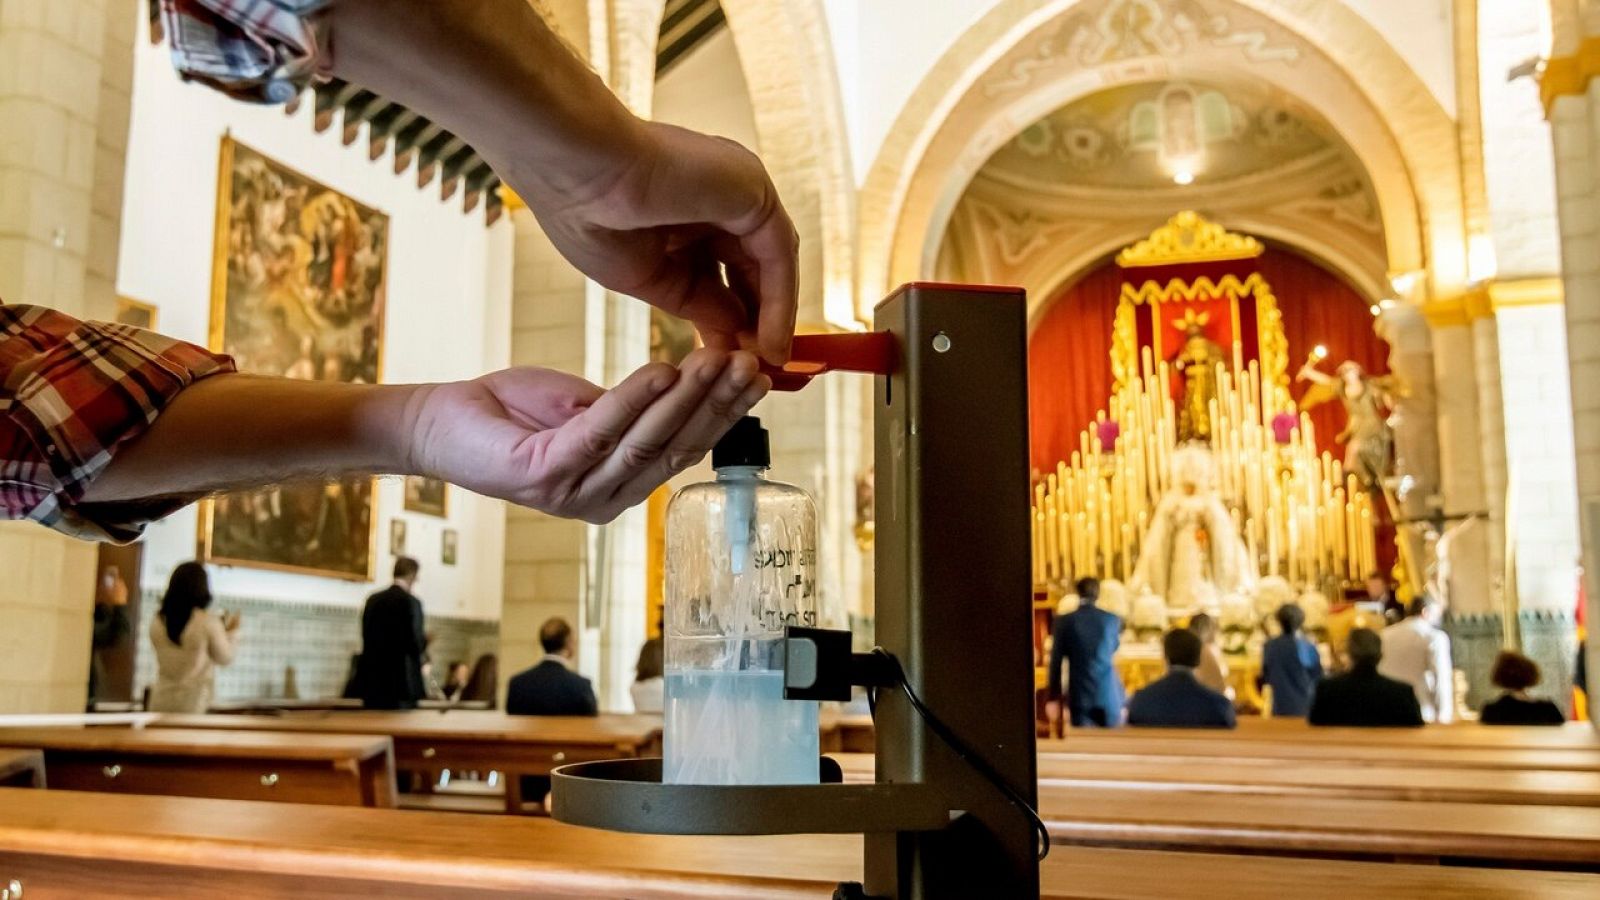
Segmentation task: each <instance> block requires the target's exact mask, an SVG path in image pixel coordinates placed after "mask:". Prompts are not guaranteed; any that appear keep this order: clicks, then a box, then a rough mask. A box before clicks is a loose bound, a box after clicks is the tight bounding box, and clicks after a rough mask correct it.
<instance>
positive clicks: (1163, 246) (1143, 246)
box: [1117, 209, 1263, 269]
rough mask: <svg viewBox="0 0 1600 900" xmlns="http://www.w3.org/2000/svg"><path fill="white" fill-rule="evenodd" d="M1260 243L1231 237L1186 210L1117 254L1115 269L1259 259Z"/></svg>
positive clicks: (1242, 236)
mask: <svg viewBox="0 0 1600 900" xmlns="http://www.w3.org/2000/svg"><path fill="white" fill-rule="evenodd" d="M1262 249H1263V248H1262V246H1261V242H1260V241H1258V240H1256V239H1255V238H1253V237H1250V236H1249V235H1247V234H1234V233H1233V232H1231V231H1229V230H1227V229H1226V228H1223V227H1222V226H1221V225H1218V224H1217V223H1215V222H1211V221H1209V220H1207V219H1205V218H1204V217H1202V216H1201V215H1200V214H1199V213H1197V212H1195V211H1194V210H1192V209H1186V210H1183V211H1182V212H1180V213H1178V214H1177V215H1175V216H1173V217H1172V218H1171V219H1168V220H1167V224H1165V225H1163V226H1161V227H1160V228H1157V229H1156V230H1155V231H1152V232H1150V236H1149V237H1147V238H1145V239H1144V240H1142V241H1140V242H1139V243H1137V244H1134V245H1133V246H1131V247H1129V248H1127V249H1126V250H1123V251H1122V252H1121V253H1118V254H1117V265H1119V266H1122V267H1123V268H1125V269H1131V268H1135V267H1138V266H1166V265H1173V264H1175V263H1191V262H1221V261H1223V260H1230V259H1254V258H1255V257H1257V256H1260V255H1261V251H1262Z"/></svg>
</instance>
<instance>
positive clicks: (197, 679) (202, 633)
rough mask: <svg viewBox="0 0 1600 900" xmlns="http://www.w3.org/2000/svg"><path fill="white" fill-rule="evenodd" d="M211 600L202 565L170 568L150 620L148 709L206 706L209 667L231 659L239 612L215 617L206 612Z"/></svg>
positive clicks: (198, 710)
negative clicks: (152, 679)
mask: <svg viewBox="0 0 1600 900" xmlns="http://www.w3.org/2000/svg"><path fill="white" fill-rule="evenodd" d="M210 605H211V583H210V581H209V579H207V578H206V569H205V566H202V565H200V564H199V563H197V562H186V563H183V564H182V565H180V566H178V568H176V569H174V570H173V572H172V579H171V580H170V581H168V582H167V593H166V595H165V596H163V597H162V598H161V609H160V611H159V612H157V613H156V615H155V616H154V617H153V618H152V619H151V620H150V643H151V645H152V646H153V647H154V648H155V651H156V683H155V687H153V688H151V690H150V710H151V711H152V712H171V713H203V712H205V711H206V709H207V708H209V707H210V706H211V693H212V680H213V671H214V667H215V666H226V665H228V664H229V663H231V662H233V652H234V650H235V648H236V647H237V644H238V641H237V637H236V635H237V633H238V630H239V616H238V614H233V615H229V616H226V617H224V618H218V617H216V616H213V615H211V614H210V613H208V612H206V607H208V606H210Z"/></svg>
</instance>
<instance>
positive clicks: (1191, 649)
mask: <svg viewBox="0 0 1600 900" xmlns="http://www.w3.org/2000/svg"><path fill="white" fill-rule="evenodd" d="M1204 649H1205V648H1204V645H1203V644H1202V642H1201V640H1200V636H1199V635H1197V634H1195V633H1194V632H1192V631H1190V630H1188V629H1187V628H1175V629H1173V630H1172V631H1169V632H1167V633H1166V635H1165V636H1164V637H1162V639H1161V652H1162V655H1163V656H1165V657H1166V658H1167V674H1165V675H1163V676H1162V677H1161V678H1159V679H1157V680H1155V681H1152V682H1150V683H1149V684H1147V685H1145V686H1144V687H1142V688H1140V689H1139V691H1138V692H1137V693H1135V694H1134V695H1133V699H1132V700H1130V701H1128V724H1129V725H1143V726H1154V727H1167V728H1232V727H1234V726H1235V725H1237V724H1238V722H1237V721H1236V720H1235V718H1234V714H1233V701H1231V700H1229V699H1228V698H1227V697H1225V696H1223V695H1222V694H1219V693H1217V692H1216V691H1213V690H1212V689H1210V688H1208V687H1206V686H1205V685H1203V684H1201V683H1200V681H1199V680H1198V679H1196V678H1195V675H1194V670H1195V667H1196V666H1198V665H1200V654H1201V653H1202V652H1203V650H1204Z"/></svg>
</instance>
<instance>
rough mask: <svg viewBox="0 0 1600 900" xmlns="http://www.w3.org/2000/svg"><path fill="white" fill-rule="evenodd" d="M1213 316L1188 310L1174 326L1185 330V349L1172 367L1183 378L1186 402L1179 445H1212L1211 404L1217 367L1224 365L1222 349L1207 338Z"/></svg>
mask: <svg viewBox="0 0 1600 900" xmlns="http://www.w3.org/2000/svg"><path fill="white" fill-rule="evenodd" d="M1210 318H1211V316H1210V314H1209V313H1199V314H1198V315H1197V314H1196V313H1195V311H1194V310H1192V309H1190V310H1186V311H1185V312H1184V315H1183V318H1182V319H1180V320H1179V321H1177V322H1174V323H1173V324H1174V325H1175V326H1176V327H1178V328H1181V329H1183V334H1184V340H1183V346H1182V347H1181V348H1179V350H1178V353H1177V355H1176V356H1174V357H1173V358H1172V367H1173V369H1175V370H1177V372H1178V374H1179V375H1182V376H1183V399H1182V401H1181V402H1180V404H1179V406H1178V443H1180V444H1182V443H1185V442H1187V441H1205V442H1206V443H1210V441H1211V404H1212V402H1213V401H1214V400H1216V399H1217V366H1219V365H1221V364H1223V355H1222V347H1220V346H1218V344H1217V342H1216V341H1213V340H1212V339H1210V338H1208V337H1206V332H1205V327H1206V323H1207V322H1208V321H1209V320H1210Z"/></svg>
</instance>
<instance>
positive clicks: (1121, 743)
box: [1039, 728, 1600, 772]
mask: <svg viewBox="0 0 1600 900" xmlns="http://www.w3.org/2000/svg"><path fill="white" fill-rule="evenodd" d="M1155 756H1160V757H1163V758H1165V759H1167V760H1169V761H1170V762H1171V763H1172V764H1173V765H1181V766H1206V765H1214V764H1216V763H1219V762H1243V761H1257V762H1259V761H1272V760H1284V761H1289V762H1295V763H1308V764H1310V763H1319V762H1323V761H1334V762H1337V763H1340V764H1343V765H1390V766H1410V767H1422V768H1439V767H1446V768H1468V769H1558V770H1565V771H1577V772H1595V771H1600V750H1586V749H1579V748H1565V749H1548V750H1543V749H1538V750H1529V749H1526V748H1521V747H1506V748H1497V747H1485V746H1460V747H1441V746H1427V745H1419V746H1415V747H1396V746H1394V745H1393V744H1381V743H1373V744H1321V743H1317V742H1316V741H1308V740H1301V739H1299V738H1298V737H1288V736H1285V737H1281V738H1257V737H1251V736H1248V735H1239V736H1237V737H1232V738H1218V737H1205V736H1203V735H1201V734H1199V733H1197V732H1196V731H1186V732H1183V733H1182V734H1181V735H1179V736H1168V735H1167V734H1165V733H1163V734H1152V733H1141V732H1140V731H1139V730H1137V729H1131V728H1124V729H1118V730H1116V731H1106V732H1102V733H1100V734H1095V735H1093V736H1089V735H1088V734H1087V732H1074V733H1073V736H1072V737H1068V738H1065V739H1063V740H1041V741H1039V758H1040V760H1041V764H1043V762H1044V761H1046V760H1048V759H1050V758H1055V759H1060V760H1062V761H1067V760H1072V759H1086V758H1091V757H1118V758H1123V759H1147V758H1150V757H1155Z"/></svg>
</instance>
